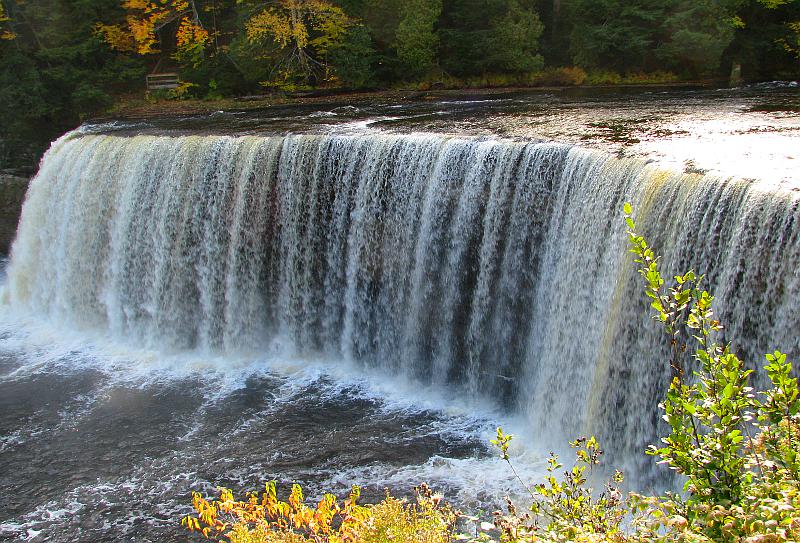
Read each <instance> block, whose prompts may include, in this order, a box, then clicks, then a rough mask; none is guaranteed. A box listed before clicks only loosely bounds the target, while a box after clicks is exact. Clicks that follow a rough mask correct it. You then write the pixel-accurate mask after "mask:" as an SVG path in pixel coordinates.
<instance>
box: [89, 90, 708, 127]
mask: <svg viewBox="0 0 800 543" xmlns="http://www.w3.org/2000/svg"><path fill="white" fill-rule="evenodd" d="M720 85H721V82H720V81H681V82H674V83H659V84H628V85H580V86H547V87H526V86H510V87H483V88H471V87H464V88H453V89H434V88H431V89H425V90H420V89H389V90H384V89H382V90H364V91H351V90H341V89H331V90H327V91H326V90H316V91H308V92H296V93H269V94H262V95H253V96H242V97H236V98H223V99H218V100H199V99H188V100H168V99H148V98H146V97H144V96H138V95H137V96H125V97H122V98H121V99H120V100H119V101H117V103H116V104H115V105H114V106H113V107H112V108H110V109H109V110H108V111H106V112H105V113H102V114H100V115H97V116H94V117H92V118H90V119H88V120H89V121H92V122H102V121H108V120H111V119H138V118H149V117H162V116H174V115H177V116H180V115H201V114H204V113H212V112H215V111H231V110H238V111H252V110H258V109H264V108H268V107H271V106H291V105H313V104H320V103H328V102H336V103H350V104H354V105H357V104H359V103H375V102H392V103H398V104H402V103H406V102H416V101H420V100H444V99H456V98H470V99H492V98H502V97H508V96H512V95H519V94H528V95H531V94H563V95H569V96H584V95H589V94H592V95H604V94H613V93H627V92H630V93H633V94H635V93H640V92H647V91H654V90H659V89H664V90H677V89H685V90H693V89H710V88H717V87H719V86H720Z"/></svg>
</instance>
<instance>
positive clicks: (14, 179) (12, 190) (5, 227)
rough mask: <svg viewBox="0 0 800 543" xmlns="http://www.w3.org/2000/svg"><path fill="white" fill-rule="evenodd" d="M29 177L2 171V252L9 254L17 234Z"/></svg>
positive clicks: (0, 177) (0, 181)
mask: <svg viewBox="0 0 800 543" xmlns="http://www.w3.org/2000/svg"><path fill="white" fill-rule="evenodd" d="M28 182H29V179H28V178H27V177H20V176H17V175H10V174H5V173H2V172H0V253H1V254H8V252H9V251H10V250H11V242H13V241H14V236H16V234H17V224H18V223H19V216H20V212H21V211H22V202H23V201H25V192H26V191H27V190H28Z"/></svg>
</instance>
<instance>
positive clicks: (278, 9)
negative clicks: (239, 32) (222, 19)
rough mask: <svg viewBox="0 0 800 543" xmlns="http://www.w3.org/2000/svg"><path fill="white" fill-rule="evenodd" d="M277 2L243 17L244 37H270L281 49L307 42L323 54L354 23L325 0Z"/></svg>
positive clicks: (260, 40) (257, 38)
mask: <svg viewBox="0 0 800 543" xmlns="http://www.w3.org/2000/svg"><path fill="white" fill-rule="evenodd" d="M277 4H278V5H277V6H273V7H271V8H269V9H266V10H264V11H262V12H260V13H258V14H257V15H255V16H253V17H252V18H251V19H250V20H249V21H247V23H246V25H245V27H246V30H247V39H248V40H250V41H251V42H256V43H258V42H265V41H267V40H269V39H270V38H271V39H272V40H273V41H274V43H276V44H277V45H278V46H279V47H280V48H281V49H283V48H285V47H288V46H293V47H296V48H298V49H305V48H306V47H308V46H309V45H310V46H311V47H313V48H314V49H315V51H316V52H317V53H319V54H325V53H327V51H328V50H329V49H330V48H331V46H333V45H334V44H336V43H338V42H339V41H341V39H342V37H343V36H344V34H345V32H346V31H347V29H348V28H350V27H351V26H352V25H353V24H354V21H353V20H352V19H351V18H350V17H348V16H347V14H346V13H345V12H344V11H343V10H342V9H341V8H339V7H338V6H334V5H333V4H331V3H329V2H327V1H325V0H279V1H278V2H277ZM312 36H313V37H312Z"/></svg>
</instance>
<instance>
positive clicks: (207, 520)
mask: <svg viewBox="0 0 800 543" xmlns="http://www.w3.org/2000/svg"><path fill="white" fill-rule="evenodd" d="M416 494H417V496H416V501H415V502H414V503H408V502H407V501H405V500H399V499H397V498H393V497H391V496H389V495H388V494H387V496H386V498H385V499H384V500H382V501H381V502H380V503H377V504H375V505H366V506H362V505H358V504H357V500H358V498H359V495H360V491H359V489H358V487H353V490H352V492H351V493H350V496H349V497H348V498H347V499H346V500H345V501H344V503H342V504H339V502H338V501H337V500H336V497H335V496H333V495H331V494H326V495H325V496H323V498H322V499H321V500H320V501H319V503H317V505H316V507H313V508H312V507H308V506H307V505H306V504H305V502H304V499H303V491H302V489H301V488H300V485H296V484H295V485H292V491H291V494H290V495H289V497H288V499H287V501H285V502H284V501H280V500H279V499H278V498H277V493H276V485H275V482H274V481H273V482H270V483H267V486H266V490H265V491H264V492H263V493H262V494H261V496H260V497H259V495H258V494H256V493H253V494H250V495H249V496H248V499H247V501H236V500H235V499H234V497H233V494H232V493H231V491H230V490H228V489H224V488H222V489H220V496H219V498H218V499H216V500H211V501H207V500H206V499H205V498H203V497H202V495H200V494H199V493H194V495H193V506H194V509H195V511H196V513H197V515H196V516H187V517H185V518H184V519H183V520H182V521H181V524H182V525H184V526H186V527H187V528H188V529H189V530H191V531H196V532H200V533H202V534H203V535H204V536H205V537H208V538H214V539H220V540H222V539H225V540H228V541H230V542H231V543H273V542H274V543H304V542H330V543H350V542H352V543H355V542H359V543H384V542H387V543H388V542H401V541H414V542H419V543H446V542H448V541H450V540H451V539H452V538H453V528H454V526H455V521H456V516H457V514H456V512H455V511H454V510H453V509H452V508H450V507H449V506H448V505H446V504H444V503H442V501H441V496H440V495H438V494H434V493H433V492H432V491H431V490H430V489H429V488H428V487H427V486H426V485H421V486H420V487H418V488H417V489H416Z"/></svg>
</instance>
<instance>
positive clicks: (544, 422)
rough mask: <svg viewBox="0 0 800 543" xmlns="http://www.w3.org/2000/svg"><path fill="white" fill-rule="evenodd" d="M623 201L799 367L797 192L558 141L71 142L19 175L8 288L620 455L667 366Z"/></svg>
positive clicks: (753, 351)
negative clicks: (382, 378) (422, 396)
mask: <svg viewBox="0 0 800 543" xmlns="http://www.w3.org/2000/svg"><path fill="white" fill-rule="evenodd" d="M625 201H630V202H632V203H633V205H634V208H635V209H636V213H637V222H639V223H640V225H641V227H642V228H643V230H644V233H645V234H646V235H647V236H648V238H649V240H650V242H651V244H652V245H653V246H654V247H655V248H656V250H657V252H659V253H660V254H663V268H664V270H665V271H666V272H668V273H669V272H675V273H677V272H679V271H684V270H686V269H688V268H692V267H693V268H695V269H697V270H698V271H701V272H704V273H706V274H707V287H708V288H709V290H711V291H712V292H713V293H714V294H715V295H716V297H717V301H716V307H717V312H718V313H719V314H720V317H721V320H722V321H723V322H724V323H725V324H726V325H727V332H726V334H727V335H728V337H729V338H731V339H735V343H734V345H733V347H734V349H735V350H737V351H739V352H740V353H741V354H742V355H743V356H744V357H746V358H747V359H748V360H749V361H751V363H754V364H758V365H760V364H761V362H760V360H761V357H762V355H763V353H764V352H767V351H771V350H773V349H774V348H780V349H782V350H784V351H786V352H788V353H790V354H791V355H792V356H793V357H794V358H795V359H797V355H798V354H800V334H798V330H800V311H798V300H800V269H799V268H798V263H799V262H800V239H798V238H799V237H800V205H798V204H800V193H798V192H793V191H789V190H785V189H775V188H771V187H767V186H765V185H763V184H759V183H756V182H746V181H741V180H730V179H719V178H714V177H711V176H701V175H696V174H680V173H670V172H666V171H663V170H659V169H658V168H657V167H656V166H654V165H651V164H645V163H643V162H641V161H637V160H625V159H617V158H613V157H611V156H610V155H607V154H604V153H602V152H598V151H589V150H585V149H581V148H578V147H572V146H567V145H560V144H554V143H521V142H510V141H502V140H487V139H459V138H448V137H444V136H437V135H410V136H394V135H365V136H319V135H289V136H283V137H255V136H252V137H251V136H248V137H224V136H185V137H159V136H136V137H117V136H109V135H82V136H80V135H69V136H67V137H64V138H62V139H61V140H59V141H58V142H56V143H55V144H54V145H53V147H52V149H51V150H50V151H49V153H48V154H47V156H46V157H45V159H44V160H43V163H42V166H41V170H40V172H39V174H38V175H37V177H36V178H35V179H34V180H33V182H32V184H31V187H30V189H29V192H28V195H27V200H26V203H25V206H24V209H23V215H22V219H21V222H20V226H19V231H18V236H17V240H16V242H15V244H14V246H13V250H12V260H11V264H10V266H9V271H8V274H9V280H8V293H9V296H10V300H11V304H12V306H13V307H14V308H15V309H19V310H21V311H27V312H30V313H33V314H36V315H39V316H43V317H46V318H49V319H51V320H54V321H56V322H59V323H63V324H64V325H65V326H67V327H70V328H77V329H85V328H90V329H99V330H103V331H105V332H106V333H108V334H110V335H111V336H112V337H115V338H119V339H120V340H124V341H131V342H135V343H137V344H140V345H143V346H146V347H150V348H158V349H164V350H172V349H178V350H181V349H197V350H201V351H209V352H221V353H226V352H241V351H244V352H252V353H258V352H261V351H263V350H264V349H267V348H269V346H270V345H271V344H272V343H273V342H275V341H280V342H282V344H284V345H286V346H288V347H289V348H290V350H291V352H292V353H293V354H294V356H297V357H301V358H302V357H315V356H326V357H331V358H338V359H345V360H349V361H354V362H357V363H361V364H365V365H369V366H372V367H378V368H385V369H386V371H387V372H391V373H402V374H406V375H408V376H410V377H412V378H415V379H420V380H423V381H425V382H429V383H434V384H443V385H450V386H456V387H461V389H462V390H464V391H465V393H467V394H476V395H481V396H490V397H493V398H496V399H499V400H501V401H502V402H504V403H505V404H506V405H509V406H511V407H512V408H513V409H516V410H519V411H521V412H523V413H525V414H526V416H527V417H528V419H529V420H530V421H531V424H532V426H533V428H535V429H537V430H539V429H540V430H541V433H542V435H543V436H546V438H547V439H552V440H554V441H555V442H558V441H561V440H563V439H566V438H568V437H573V436H575V435H577V434H580V433H582V432H587V431H591V432H592V433H596V434H598V435H599V436H601V437H602V438H603V439H604V440H605V441H606V443H607V444H608V446H609V449H610V450H611V452H612V453H614V452H616V453H619V455H620V456H619V457H620V458H622V457H629V458H632V456H628V455H627V452H630V451H633V450H636V451H641V450H642V449H643V448H644V446H645V445H646V444H648V443H650V442H652V439H653V435H654V429H655V428H656V426H657V424H658V412H657V410H656V408H655V405H656V404H657V403H658V401H659V399H660V398H661V396H662V395H663V392H664V390H665V389H666V385H667V383H668V380H669V377H670V376H669V368H668V367H667V366H666V364H665V362H664V360H666V358H665V355H664V352H665V345H664V341H663V337H662V334H661V332H660V330H658V329H657V326H656V325H654V324H653V323H652V322H650V321H649V317H648V309H647V304H646V302H645V301H644V299H643V298H644V297H643V296H642V295H641V288H640V286H639V282H638V280H637V277H636V273H635V269H634V265H633V264H632V263H631V261H630V260H631V259H630V256H629V254H628V253H627V251H626V249H627V248H626V243H627V239H626V235H625V228H624V223H623V222H622V211H621V210H622V207H623V203H624V202H625ZM634 456H638V455H634ZM645 462H646V461H645ZM642 469H644V467H642Z"/></svg>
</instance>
